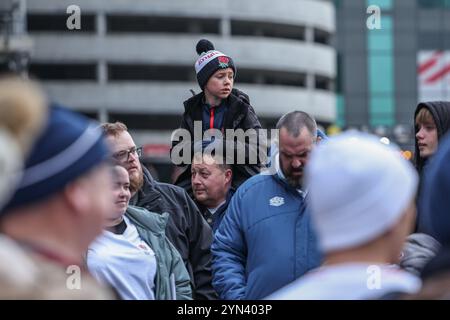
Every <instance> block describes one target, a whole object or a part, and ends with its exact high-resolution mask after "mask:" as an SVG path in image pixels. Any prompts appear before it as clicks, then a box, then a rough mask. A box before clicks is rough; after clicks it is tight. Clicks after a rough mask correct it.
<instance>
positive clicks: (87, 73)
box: [29, 63, 97, 80]
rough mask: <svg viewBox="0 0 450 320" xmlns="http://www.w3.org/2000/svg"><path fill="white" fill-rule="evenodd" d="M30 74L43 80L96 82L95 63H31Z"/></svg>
mask: <svg viewBox="0 0 450 320" xmlns="http://www.w3.org/2000/svg"><path fill="white" fill-rule="evenodd" d="M29 73H30V74H31V75H33V76H35V77H37V78H38V79H41V80H96V79H97V68H96V65H95V64H94V63H71V64H67V63H31V64H30V68H29Z"/></svg>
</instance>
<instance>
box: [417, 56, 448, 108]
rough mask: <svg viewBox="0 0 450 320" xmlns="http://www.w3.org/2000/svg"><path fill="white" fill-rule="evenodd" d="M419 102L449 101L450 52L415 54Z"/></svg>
mask: <svg viewBox="0 0 450 320" xmlns="http://www.w3.org/2000/svg"><path fill="white" fill-rule="evenodd" d="M417 79H418V99H419V101H433V100H450V51H438V50H435V51H432V50H428V51H419V53H418V54H417Z"/></svg>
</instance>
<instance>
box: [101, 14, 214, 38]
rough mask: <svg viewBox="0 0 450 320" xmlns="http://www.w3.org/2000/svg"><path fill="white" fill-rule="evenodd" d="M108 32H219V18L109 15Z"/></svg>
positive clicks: (107, 19) (107, 20) (107, 18)
mask: <svg viewBox="0 0 450 320" xmlns="http://www.w3.org/2000/svg"><path fill="white" fill-rule="evenodd" d="M106 24H107V32H109V33H118V32H163V33H192V34H198V33H207V34H219V30H220V29H219V25H220V21H219V19H215V18H200V17H162V16H142V15H139V16H137V15H107V16H106Z"/></svg>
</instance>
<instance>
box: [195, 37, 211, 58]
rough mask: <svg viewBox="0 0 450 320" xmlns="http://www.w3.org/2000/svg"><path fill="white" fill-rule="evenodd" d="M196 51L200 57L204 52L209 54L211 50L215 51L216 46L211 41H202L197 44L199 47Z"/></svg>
mask: <svg viewBox="0 0 450 320" xmlns="http://www.w3.org/2000/svg"><path fill="white" fill-rule="evenodd" d="M195 50H196V51H197V54H198V55H201V54H202V53H204V52H208V51H210V50H214V45H213V44H212V42H211V41H209V40H207V39H201V40H200V41H199V42H197V46H196V47H195Z"/></svg>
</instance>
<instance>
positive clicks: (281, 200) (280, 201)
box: [269, 196, 284, 207]
mask: <svg viewBox="0 0 450 320" xmlns="http://www.w3.org/2000/svg"><path fill="white" fill-rule="evenodd" d="M283 204H284V198H283V197H278V196H276V197H273V198H272V199H270V200H269V205H271V206H273V207H279V206H281V205H283Z"/></svg>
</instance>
